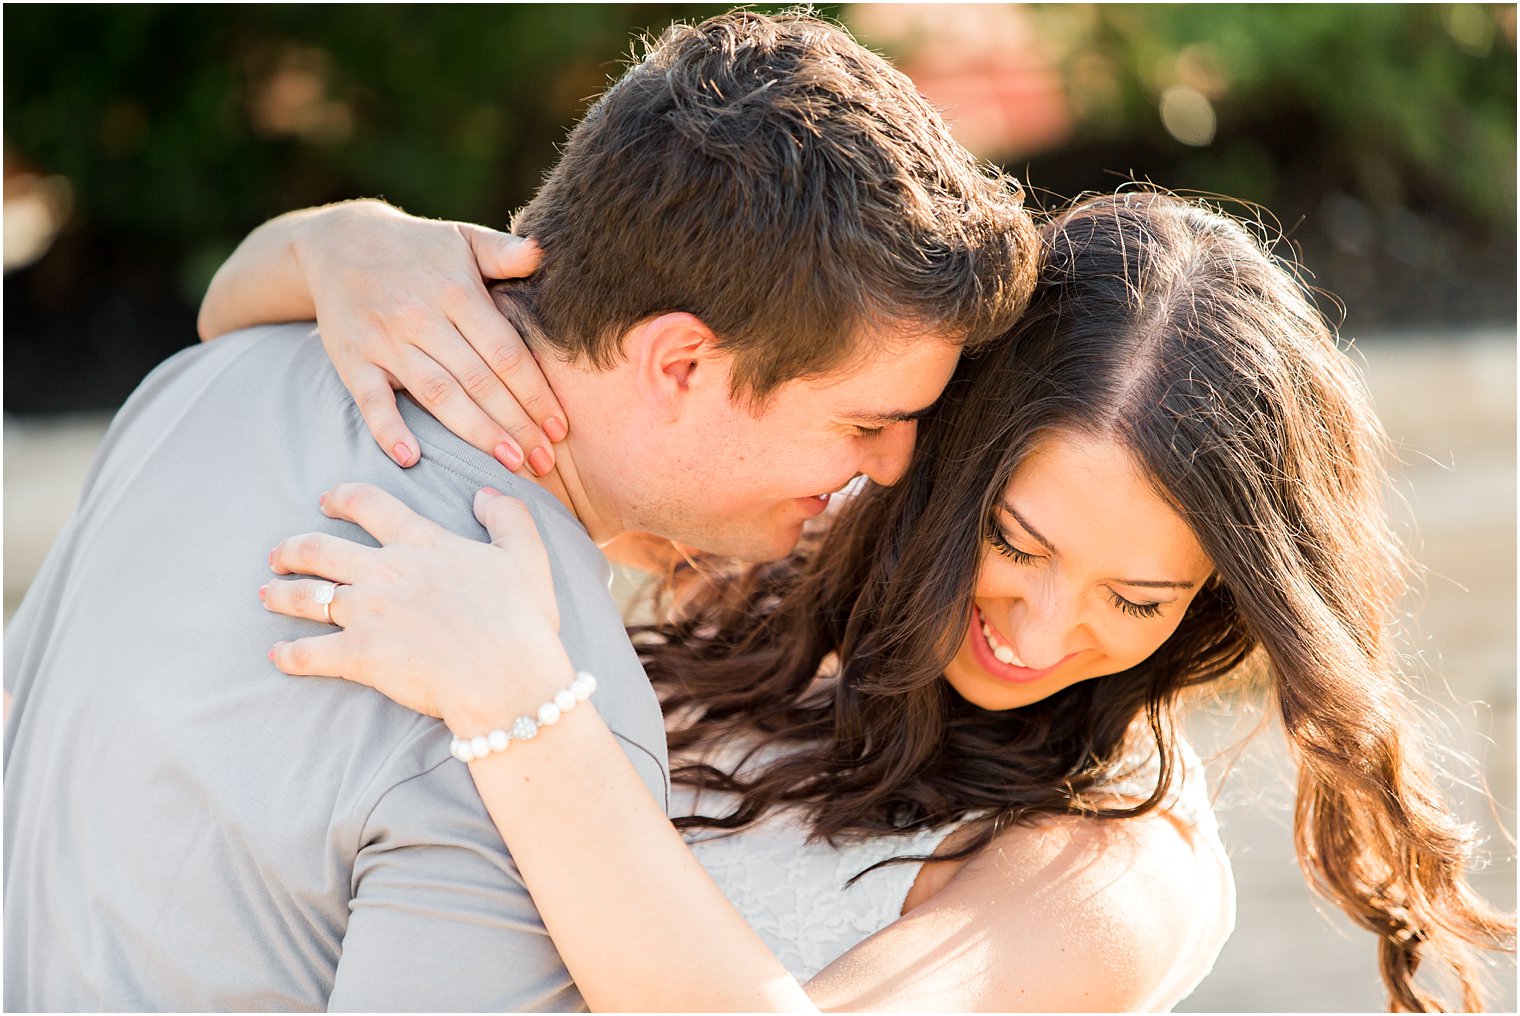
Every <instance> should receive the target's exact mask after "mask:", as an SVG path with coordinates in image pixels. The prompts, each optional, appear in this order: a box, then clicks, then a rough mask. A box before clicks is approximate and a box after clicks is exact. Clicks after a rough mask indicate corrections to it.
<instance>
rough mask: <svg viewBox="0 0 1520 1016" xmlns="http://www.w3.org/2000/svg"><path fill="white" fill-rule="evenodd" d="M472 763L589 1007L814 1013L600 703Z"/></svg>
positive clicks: (485, 798) (493, 814)
mask: <svg viewBox="0 0 1520 1016" xmlns="http://www.w3.org/2000/svg"><path fill="white" fill-rule="evenodd" d="M503 725H507V724H503ZM470 770H471V775H472V776H473V777H474V778H475V783H476V785H477V786H478V787H479V789H480V795H481V799H482V800H483V801H484V802H485V804H486V808H487V809H488V810H489V811H490V813H491V817H492V819H493V820H494V821H495V823H496V826H497V828H498V829H499V830H500V831H501V834H502V838H503V839H504V840H505V841H506V843H507V845H508V847H510V848H511V851H512V857H513V859H514V860H515V861H516V862H517V866H518V869H519V870H520V871H521V872H522V876H523V880H524V882H526V884H527V886H528V890H529V892H531V893H532V894H533V899H534V902H535V903H536V904H537V905H538V908H539V912H540V914H541V915H542V916H543V919H544V925H545V927H547V928H548V930H549V934H550V937H552V938H553V939H554V943H555V946H556V947H557V948H558V949H559V952H560V955H561V956H562V957H563V958H564V960H565V965H566V967H567V968H568V969H569V971H570V974H571V976H572V977H573V978H574V979H575V982H576V985H577V986H578V987H579V988H580V991H581V994H582V996H583V997H584V998H585V999H586V1003H587V1004H588V1005H589V1006H590V1007H591V1008H592V1009H593V1010H598V1011H607V1010H622V1011H647V1010H682V1011H690V1010H707V1011H729V1012H733V1011H739V1012H792V1011H805V1012H806V1011H816V1007H814V1006H813V1004H812V1003H811V1002H810V1001H809V1000H808V997H807V994H806V993H805V992H804V991H803V990H802V987H801V986H800V985H799V984H798V983H797V981H796V979H795V978H793V977H792V976H791V974H789V973H788V972H787V970H786V968H785V967H783V966H782V964H781V962H780V961H779V960H778V959H776V957H775V955H774V954H773V953H771V951H770V950H769V949H768V948H767V947H766V945H765V943H764V942H762V941H761V940H760V938H759V936H757V935H756V934H755V932H754V931H753V930H752V929H751V928H750V927H749V925H748V924H746V923H745V921H744V918H743V917H742V916H740V914H739V913H738V911H736V910H735V909H734V908H733V906H732V905H731V904H730V903H729V902H728V900H727V898H726V897H724V895H723V892H722V890H720V889H719V888H718V886H717V884H716V883H715V882H713V880H712V878H711V876H709V875H708V874H707V872H706V871H705V870H704V869H703V868H702V866H701V864H700V863H699V862H698V861H697V859H696V857H695V856H694V855H693V854H692V853H691V851H690V850H689V849H687V847H686V844H685V843H684V842H682V840H681V837H680V835H679V834H678V833H677V832H676V830H675V828H674V827H673V826H672V825H671V824H670V821H669V819H668V818H667V817H666V816H665V814H664V813H663V812H662V811H661V810H660V808H659V806H658V805H657V804H656V802H655V801H654V800H653V799H651V798H650V796H649V792H648V790H647V789H646V787H645V786H644V784H643V782H642V781H641V780H640V779H639V777H638V774H637V773H636V772H635V771H634V769H633V767H632V765H631V764H630V763H629V762H628V759H627V758H626V757H625V756H624V754H623V752H622V750H621V749H620V748H619V747H618V744H617V741H616V740H615V739H614V737H613V736H612V734H611V732H610V731H609V730H608V729H607V727H606V724H604V723H603V722H602V720H601V717H600V716H598V715H597V714H596V711H595V710H594V709H590V708H581V709H577V710H574V711H573V712H571V713H567V714H566V715H565V716H564V718H563V719H561V720H560V722H559V723H558V724H556V725H555V726H553V727H552V728H549V729H547V730H544V731H542V732H541V733H540V735H539V736H538V737H537V738H535V739H533V740H532V741H531V742H528V743H514V744H512V746H511V747H510V748H509V749H508V750H507V751H505V752H501V753H499V754H496V755H492V756H490V757H488V758H485V759H481V760H477V761H475V762H472V763H471V764H470Z"/></svg>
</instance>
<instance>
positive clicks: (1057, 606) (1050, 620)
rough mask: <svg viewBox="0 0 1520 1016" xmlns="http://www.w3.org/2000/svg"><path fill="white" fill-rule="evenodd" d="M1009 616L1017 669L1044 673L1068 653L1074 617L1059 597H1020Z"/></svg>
mask: <svg viewBox="0 0 1520 1016" xmlns="http://www.w3.org/2000/svg"><path fill="white" fill-rule="evenodd" d="M1010 613H1011V617H1010V624H1009V631H1008V637H1009V639H1010V642H1011V644H1010V645H1009V648H1010V649H1012V650H1013V653H1014V656H1016V657H1017V658H1018V660H1017V662H1018V664H1019V665H1022V666H1024V667H1028V668H1029V669H1030V670H1044V669H1046V668H1047V667H1053V666H1055V665H1056V664H1057V663H1060V662H1061V661H1062V660H1063V659H1065V658H1066V657H1067V655H1068V654H1069V653H1070V652H1071V650H1070V648H1069V646H1070V643H1071V633H1072V631H1073V630H1074V629H1075V627H1076V616H1075V611H1074V610H1073V609H1072V607H1071V604H1069V603H1067V602H1066V600H1065V598H1064V597H1062V596H1061V595H1059V594H1057V593H1055V592H1053V591H1048V590H1047V591H1044V592H1040V593H1035V594H1033V595H1030V596H1025V597H1020V598H1018V599H1017V600H1015V602H1014V605H1013V610H1012V611H1011V612H1010Z"/></svg>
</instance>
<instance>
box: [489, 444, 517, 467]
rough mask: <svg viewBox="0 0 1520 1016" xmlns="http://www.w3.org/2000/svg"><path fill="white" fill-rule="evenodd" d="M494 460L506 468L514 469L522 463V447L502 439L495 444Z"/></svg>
mask: <svg viewBox="0 0 1520 1016" xmlns="http://www.w3.org/2000/svg"><path fill="white" fill-rule="evenodd" d="M496 461H497V462H500V463H501V464H502V465H504V466H506V467H507V468H508V469H511V470H516V469H517V468H518V467H519V466H521V465H522V461H523V456H522V449H521V448H519V447H517V445H515V444H513V443H512V442H511V441H503V442H502V443H501V444H499V445H497V446H496Z"/></svg>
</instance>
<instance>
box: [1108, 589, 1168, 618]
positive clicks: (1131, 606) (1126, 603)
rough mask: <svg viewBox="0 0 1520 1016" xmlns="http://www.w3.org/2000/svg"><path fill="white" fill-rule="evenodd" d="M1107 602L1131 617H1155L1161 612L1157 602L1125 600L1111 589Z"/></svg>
mask: <svg viewBox="0 0 1520 1016" xmlns="http://www.w3.org/2000/svg"><path fill="white" fill-rule="evenodd" d="M1108 602H1109V603H1112V604H1113V605H1114V606H1115V607H1117V608H1119V609H1120V610H1122V611H1124V612H1125V613H1126V614H1128V615H1129V616H1131V617H1156V616H1158V615H1160V613H1161V604H1159V603H1136V602H1135V601H1134V600H1126V599H1125V598H1124V597H1122V596H1120V595H1119V594H1118V593H1116V592H1114V591H1112V590H1110V591H1109V594H1108Z"/></svg>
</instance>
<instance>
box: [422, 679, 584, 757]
mask: <svg viewBox="0 0 1520 1016" xmlns="http://www.w3.org/2000/svg"><path fill="white" fill-rule="evenodd" d="M594 691H596V678H594V677H592V676H591V675H590V674H588V673H586V672H585V671H584V670H580V671H576V674H575V680H574V681H571V682H570V686H569V687H567V688H563V689H561V690H560V691H557V692H555V693H554V698H553V699H552V700H551V701H549V702H545V703H544V704H543V705H541V706H539V707H538V716H537V718H534V717H532V716H519V717H518V718H517V719H515V720H513V721H512V727H511V729H510V730H493V731H491V732H490V733H489V734H482V735H480V736H479V737H459V736H458V735H455V737H454V740H453V741H452V742H451V743H450V744H449V751H450V753H452V754H453V756H454V757H455V758H457V759H458V760H459V761H461V762H473V761H475V760H476V759H478V758H485V757H486V756H487V755H492V754H495V753H496V752H498V751H506V750H507V746H508V745H510V744H511V743H512V742H513V741H531V740H533V739H534V738H535V737H537V736H538V730H539V728H540V727H552V726H553V725H554V724H556V723H558V722H559V718H560V717H561V716H563V715H564V714H565V713H568V712H569V711H570V710H572V709H574V708H575V707H576V706H578V705H580V704H581V703H582V702H584V701H586V700H587V699H588V698H590V697H591V693H592V692H594Z"/></svg>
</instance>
